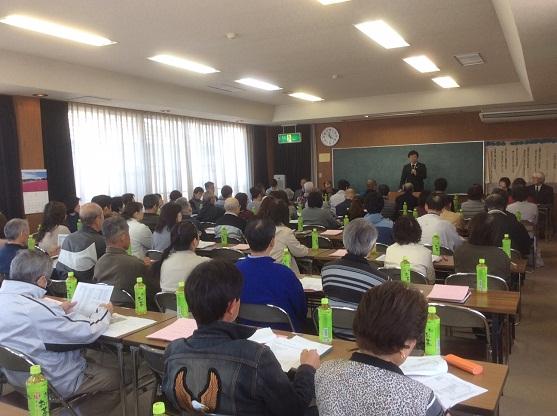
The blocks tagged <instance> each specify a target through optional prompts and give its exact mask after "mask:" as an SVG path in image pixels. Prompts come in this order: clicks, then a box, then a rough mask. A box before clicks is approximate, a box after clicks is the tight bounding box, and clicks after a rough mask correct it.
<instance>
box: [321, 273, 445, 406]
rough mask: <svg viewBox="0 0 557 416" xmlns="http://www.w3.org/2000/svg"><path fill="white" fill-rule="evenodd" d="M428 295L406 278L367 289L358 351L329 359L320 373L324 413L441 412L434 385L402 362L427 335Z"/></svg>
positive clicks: (359, 316) (358, 320)
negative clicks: (412, 375)
mask: <svg viewBox="0 0 557 416" xmlns="http://www.w3.org/2000/svg"><path fill="white" fill-rule="evenodd" d="M426 320H427V300H426V299H425V297H424V296H423V295H422V294H421V293H420V292H419V291H418V290H416V289H412V288H408V287H407V286H405V285H404V284H403V283H401V282H387V283H385V284H383V285H380V286H377V287H374V288H373V289H370V290H368V291H367V292H366V293H365V294H364V296H363V297H362V301H361V302H360V304H359V306H358V310H357V312H356V317H355V318H354V334H355V335H356V343H357V345H358V351H357V352H354V353H353V354H352V357H351V358H350V360H332V361H326V362H324V363H323V364H322V365H321V368H319V369H318V370H317V373H316V375H315V397H316V402H317V407H318V409H319V415H320V416H345V415H346V416H348V415H381V416H400V415H412V416H442V415H443V414H444V412H443V409H442V407H441V405H440V404H439V402H438V401H437V399H436V398H435V395H434V394H433V391H432V390H431V389H430V388H429V387H426V386H425V385H423V384H421V383H420V382H418V381H415V380H413V379H411V378H409V377H407V376H405V375H404V374H403V373H402V371H401V370H400V368H399V367H400V365H401V364H403V363H404V361H406V358H407V357H408V356H409V355H410V354H411V353H412V350H413V349H414V347H415V346H416V342H417V341H418V340H420V339H422V338H423V334H424V330H425V325H426Z"/></svg>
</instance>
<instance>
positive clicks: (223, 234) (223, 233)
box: [220, 226, 228, 247]
mask: <svg viewBox="0 0 557 416" xmlns="http://www.w3.org/2000/svg"><path fill="white" fill-rule="evenodd" d="M220 245H221V246H223V247H226V246H227V245H228V229H227V228H226V227H225V226H222V228H221V229H220Z"/></svg>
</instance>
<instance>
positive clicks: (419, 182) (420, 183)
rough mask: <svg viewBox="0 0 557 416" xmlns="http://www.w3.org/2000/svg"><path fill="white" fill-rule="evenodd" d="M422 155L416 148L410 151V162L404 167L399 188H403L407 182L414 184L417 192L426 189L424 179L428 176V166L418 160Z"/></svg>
mask: <svg viewBox="0 0 557 416" xmlns="http://www.w3.org/2000/svg"><path fill="white" fill-rule="evenodd" d="M419 157H420V155H419V154H418V152H416V151H415V150H411V151H409V152H408V161H409V162H410V163H408V164H406V165H404V167H403V168H402V175H401V176H400V185H399V189H402V187H403V185H404V184H405V183H408V182H409V183H411V184H412V185H414V191H415V192H421V191H423V190H424V179H425V178H427V168H426V166H425V165H424V164H423V163H420V162H418V158H419Z"/></svg>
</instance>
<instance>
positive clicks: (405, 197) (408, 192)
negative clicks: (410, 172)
mask: <svg viewBox="0 0 557 416" xmlns="http://www.w3.org/2000/svg"><path fill="white" fill-rule="evenodd" d="M402 192H403V194H402V195H399V196H397V197H396V213H397V216H400V215H402V210H403V208H404V203H405V202H406V206H407V207H408V211H412V210H414V208H416V206H417V205H418V198H416V197H415V196H414V195H413V192H414V185H412V184H411V183H410V182H408V183H405V184H404V186H403V187H402Z"/></svg>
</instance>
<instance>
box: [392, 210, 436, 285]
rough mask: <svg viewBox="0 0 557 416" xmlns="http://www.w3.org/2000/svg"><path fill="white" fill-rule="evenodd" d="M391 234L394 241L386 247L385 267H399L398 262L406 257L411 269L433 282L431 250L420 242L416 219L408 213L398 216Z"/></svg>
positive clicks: (419, 228)
mask: <svg viewBox="0 0 557 416" xmlns="http://www.w3.org/2000/svg"><path fill="white" fill-rule="evenodd" d="M393 235H394V238H395V243H394V244H393V245H391V246H389V247H387V252H386V253H385V267H387V268H397V269H400V262H401V261H402V259H403V258H404V257H406V258H407V259H408V261H409V262H410V265H411V269H412V270H414V271H416V272H418V273H421V274H423V275H424V276H425V277H426V278H427V280H428V281H429V283H432V284H433V283H435V270H434V269H433V261H432V258H431V250H429V249H427V248H426V247H424V246H423V245H421V244H420V240H421V238H422V229H421V227H420V224H419V223H418V221H417V220H416V219H415V218H414V217H411V216H409V215H407V216H402V217H400V218H399V219H398V220H396V221H395V225H394V227H393Z"/></svg>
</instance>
